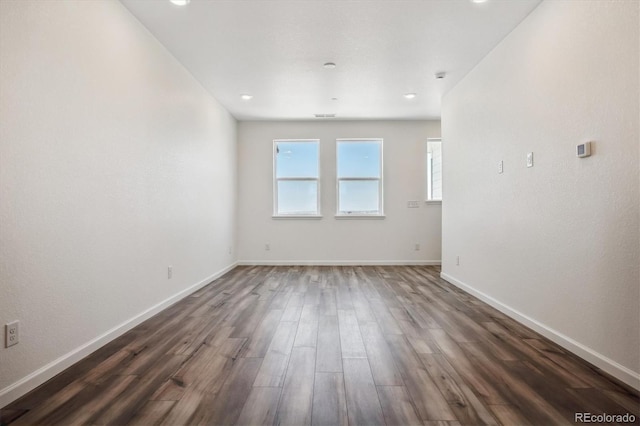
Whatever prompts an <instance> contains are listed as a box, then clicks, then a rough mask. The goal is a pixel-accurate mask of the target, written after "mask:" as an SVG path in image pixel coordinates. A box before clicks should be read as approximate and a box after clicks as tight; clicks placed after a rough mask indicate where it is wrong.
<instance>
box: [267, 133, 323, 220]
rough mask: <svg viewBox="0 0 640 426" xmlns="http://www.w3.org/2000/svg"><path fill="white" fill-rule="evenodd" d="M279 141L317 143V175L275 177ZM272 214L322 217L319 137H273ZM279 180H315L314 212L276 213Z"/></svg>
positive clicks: (288, 217) (282, 217)
mask: <svg viewBox="0 0 640 426" xmlns="http://www.w3.org/2000/svg"><path fill="white" fill-rule="evenodd" d="M279 142H301V143H317V144H318V176H317V177H315V178H312V177H285V178H278V177H277V170H278V169H277V167H278V155H277V153H278V143H279ZM272 156H273V216H272V218H274V219H320V218H322V214H321V211H322V210H321V207H320V199H321V197H320V173H321V170H320V139H274V140H273V154H272ZM280 181H314V182H316V187H317V191H316V197H317V200H316V206H317V209H316V212H315V213H309V214H286V213H285V214H283V213H278V182H280Z"/></svg>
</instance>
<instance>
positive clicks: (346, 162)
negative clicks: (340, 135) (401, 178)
mask: <svg viewBox="0 0 640 426" xmlns="http://www.w3.org/2000/svg"><path fill="white" fill-rule="evenodd" d="M336 151H337V160H338V168H337V169H338V170H337V171H338V213H337V215H338V216H382V215H383V211H382V139H338V140H337V148H336Z"/></svg>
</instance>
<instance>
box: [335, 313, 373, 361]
mask: <svg viewBox="0 0 640 426" xmlns="http://www.w3.org/2000/svg"><path fill="white" fill-rule="evenodd" d="M338 326H339V328H340V347H341V349H342V357H343V358H366V357H367V353H366V351H365V349H364V342H363V341H362V335H361V334H360V326H359V325H358V319H357V318H356V313H355V311H354V310H352V309H350V310H343V309H339V310H338Z"/></svg>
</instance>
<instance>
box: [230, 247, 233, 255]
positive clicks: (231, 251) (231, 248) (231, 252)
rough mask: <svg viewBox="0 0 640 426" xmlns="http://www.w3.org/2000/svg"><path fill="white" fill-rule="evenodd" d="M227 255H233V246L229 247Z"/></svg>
mask: <svg viewBox="0 0 640 426" xmlns="http://www.w3.org/2000/svg"><path fill="white" fill-rule="evenodd" d="M229 254H233V246H229Z"/></svg>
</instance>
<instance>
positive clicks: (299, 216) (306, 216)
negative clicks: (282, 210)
mask: <svg viewBox="0 0 640 426" xmlns="http://www.w3.org/2000/svg"><path fill="white" fill-rule="evenodd" d="M271 219H277V220H280V219H298V220H300V219H303V220H304V219H310V220H320V219H322V215H319V214H297V215H294V214H291V215H287V214H282V215H273V216H271Z"/></svg>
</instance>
